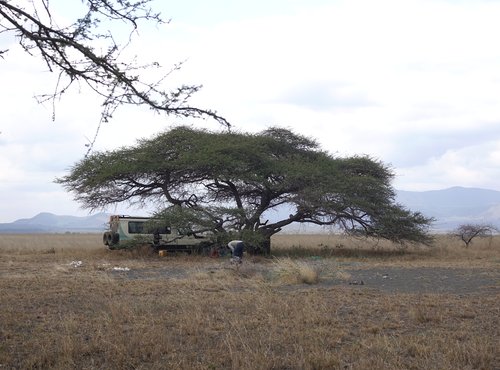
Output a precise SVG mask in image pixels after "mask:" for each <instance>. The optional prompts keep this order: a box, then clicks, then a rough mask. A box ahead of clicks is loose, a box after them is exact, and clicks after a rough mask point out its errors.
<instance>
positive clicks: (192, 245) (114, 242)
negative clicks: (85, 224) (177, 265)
mask: <svg viewBox="0 0 500 370" xmlns="http://www.w3.org/2000/svg"><path fill="white" fill-rule="evenodd" d="M134 239H144V240H145V241H146V242H148V243H149V244H151V246H152V247H153V248H155V249H156V250H167V251H183V252H188V253H191V252H192V251H195V252H200V253H201V252H202V251H204V250H205V249H208V248H210V247H211V245H212V242H211V240H210V238H209V235H208V234H203V235H198V234H193V233H192V232H190V231H189V230H181V229H177V228H171V227H165V226H162V227H157V226H155V225H154V220H153V219H151V218H149V217H132V216H119V215H113V216H110V218H109V230H108V231H106V232H105V233H104V234H103V236H102V241H103V243H104V245H106V246H108V248H109V249H119V248H120V242H122V244H123V242H126V241H133V240H134Z"/></svg>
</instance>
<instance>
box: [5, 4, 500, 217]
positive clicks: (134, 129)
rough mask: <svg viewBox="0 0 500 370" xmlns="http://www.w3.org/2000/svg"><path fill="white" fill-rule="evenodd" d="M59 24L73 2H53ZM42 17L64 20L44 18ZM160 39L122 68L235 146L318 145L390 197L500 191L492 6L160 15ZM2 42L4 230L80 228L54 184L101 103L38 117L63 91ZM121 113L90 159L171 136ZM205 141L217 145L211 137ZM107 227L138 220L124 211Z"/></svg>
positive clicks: (163, 122)
mask: <svg viewBox="0 0 500 370" xmlns="http://www.w3.org/2000/svg"><path fill="white" fill-rule="evenodd" d="M61 3H62V4H64V6H65V7H66V8H64V7H63V8H59V11H60V13H61V15H62V16H64V17H67V19H70V17H71V15H72V14H74V13H76V12H75V11H74V9H70V8H67V7H68V6H69V4H70V3H75V4H79V3H80V2H79V1H77V0H72V1H67V0H66V1H61ZM51 4H57V3H55V2H51ZM156 7H157V9H158V10H161V11H162V14H163V15H164V16H165V17H167V18H171V19H172V21H171V22H170V24H168V25H163V26H160V27H158V28H147V29H144V30H142V31H141V33H140V35H139V38H138V39H137V40H138V41H140V42H139V43H137V45H135V46H134V48H133V49H132V50H131V52H134V53H137V54H138V55H139V57H140V59H141V60H144V61H153V60H157V61H159V62H160V63H162V64H163V65H165V66H171V65H173V64H174V63H176V62H179V61H183V60H185V61H186V62H185V64H184V66H183V68H182V69H181V70H180V71H179V72H177V73H175V74H174V75H172V76H171V78H170V79H169V80H168V83H169V84H171V86H172V87H175V86H176V85H178V84H180V83H189V84H203V86H204V87H203V89H202V91H201V92H200V93H198V95H196V96H195V97H194V99H193V101H192V103H193V104H194V105H197V106H199V107H202V108H205V107H206V108H211V109H215V110H217V112H218V113H219V114H221V115H223V116H224V117H226V118H227V119H228V120H229V121H230V122H232V123H233V125H234V127H235V128H236V129H238V130H241V131H250V132H254V131H260V130H263V129H265V128H266V127H268V126H270V125H280V126H284V127H287V128H291V129H293V130H295V131H296V132H298V133H301V134H305V135H308V136H311V137H314V138H317V139H318V140H319V142H320V143H321V144H322V146H323V147H324V148H325V149H327V150H329V151H330V152H332V153H335V154H337V155H352V154H368V155H370V156H372V157H375V158H378V159H380V160H382V161H384V162H386V163H388V164H391V165H392V167H393V169H394V172H395V174H396V177H395V180H394V186H395V188H397V189H401V190H418V191H423V190H434V189H444V188H447V187H451V186H465V187H481V188H488V189H494V190H500V48H499V47H498V36H499V35H500V22H499V21H498V20H499V19H500V1H480V0H470V1H468V0H462V1H460V0H450V1H444V0H443V1H440V0H433V1H426V0H418V1H411V0H394V1H388V0H379V1H372V0H349V1H347V0H346V1H334V0H328V1H326V0H324V1H323V0H266V1H263V0H253V1H235V0H233V1H230V0H225V1H224V0H212V1H202V0H182V1H160V0H159V1H158V2H157V4H156ZM13 42H15V41H14V40H12V39H11V38H9V37H7V36H6V35H3V36H2V35H0V49H3V48H10V51H9V53H8V55H7V56H6V58H5V59H4V60H1V59H0V83H1V87H2V88H1V89H0V99H1V107H2V109H1V110H0V131H1V133H0V171H1V172H0V222H11V221H13V220H15V219H18V218H28V217H32V216H34V215H35V214H37V213H39V212H42V211H46V212H52V213H56V214H70V215H86V214H88V212H87V211H86V210H82V209H80V208H79V205H78V204H77V203H75V202H74V201H73V200H72V197H71V195H70V194H67V193H66V192H65V191H64V189H62V187H61V186H60V185H57V184H54V183H53V180H54V179H55V178H56V177H58V176H62V175H64V174H65V173H66V171H67V170H68V168H69V167H70V166H71V165H72V164H73V163H75V162H76V161H77V160H79V159H81V158H82V157H83V155H84V154H85V152H86V149H87V148H86V147H85V144H86V143H88V139H90V138H92V137H93V136H94V133H95V129H96V126H97V122H98V119H99V105H98V104H99V103H98V101H97V100H95V98H94V97H92V96H91V95H89V94H88V93H87V92H84V91H82V92H81V93H78V91H77V90H76V89H75V90H74V91H73V92H72V93H70V94H68V96H65V97H63V99H62V100H61V101H60V102H58V103H57V104H56V110H55V112H56V117H55V121H54V122H52V106H51V104H45V105H38V104H37V103H36V101H35V99H34V98H33V97H34V95H37V94H43V93H48V92H51V91H52V90H53V89H54V87H55V83H56V75H54V74H51V73H49V72H48V71H47V68H46V67H45V66H44V65H43V63H41V62H40V60H39V59H37V58H33V57H29V56H27V55H26V54H25V53H23V52H22V51H21V50H19V48H18V47H16V46H15V44H13ZM180 123H181V122H180V120H178V119H175V118H165V117H161V116H157V115H154V114H153V113H152V112H150V111H148V110H141V109H136V108H134V109H123V110H121V111H120V112H119V113H118V114H116V115H115V118H114V120H113V121H111V122H110V123H108V124H106V126H105V127H103V128H102V130H101V132H100V135H99V137H98V140H97V143H96V149H98V150H103V149H113V148H116V147H119V146H122V145H130V144H133V143H134V142H135V140H136V139H139V138H141V137H150V136H151V135H153V134H155V133H157V132H159V131H161V130H164V129H167V128H169V127H172V125H175V124H180ZM192 124H193V125H194V126H198V127H201V126H203V127H208V128H211V129H216V128H218V126H217V125H216V124H215V123H211V122H203V121H200V122H196V121H193V122H192ZM106 211H109V212H119V213H132V212H133V213H135V214H137V213H138V211H131V210H127V209H126V208H125V207H124V206H118V207H115V208H109V209H106Z"/></svg>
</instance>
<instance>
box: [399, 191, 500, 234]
mask: <svg viewBox="0 0 500 370" xmlns="http://www.w3.org/2000/svg"><path fill="white" fill-rule="evenodd" d="M396 201H397V202H398V203H400V204H402V205H404V206H405V207H407V208H409V209H411V210H413V211H420V212H422V213H423V214H424V215H426V216H429V217H434V218H435V219H436V222H435V224H434V228H435V229H437V230H451V229H454V228H455V227H457V226H458V225H460V224H462V223H467V222H471V223H488V224H492V225H494V226H497V227H500V191H496V190H487V189H479V188H463V187H458V186H457V187H452V188H449V189H443V190H430V191H403V190H398V191H397V194H396Z"/></svg>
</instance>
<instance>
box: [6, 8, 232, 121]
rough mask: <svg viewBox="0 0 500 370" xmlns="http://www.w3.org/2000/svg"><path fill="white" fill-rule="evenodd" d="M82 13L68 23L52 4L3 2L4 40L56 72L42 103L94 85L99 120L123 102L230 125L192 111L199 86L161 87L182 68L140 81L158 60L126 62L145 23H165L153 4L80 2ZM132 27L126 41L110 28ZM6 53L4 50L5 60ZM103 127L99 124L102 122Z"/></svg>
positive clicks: (201, 111)
mask: <svg viewBox="0 0 500 370" xmlns="http://www.w3.org/2000/svg"><path fill="white" fill-rule="evenodd" d="M81 3H82V5H83V12H82V14H81V15H80V16H79V17H78V18H76V19H75V20H74V21H73V22H70V24H69V25H64V26H59V24H58V23H59V20H58V17H57V16H56V14H55V13H57V12H56V11H55V10H54V9H53V5H52V4H51V2H50V1H49V0H29V1H26V0H18V1H16V0H0V36H2V35H9V34H10V35H12V36H14V37H15V38H16V39H17V40H18V41H19V45H20V46H21V47H22V48H23V50H24V51H26V52H27V53H28V54H30V55H33V56H37V57H39V58H41V60H42V61H43V62H44V63H45V65H46V66H47V68H48V69H49V71H51V72H54V73H56V74H57V78H56V83H55V88H54V91H53V92H51V93H48V94H45V95H40V96H39V100H40V101H46V100H52V101H53V102H54V101H55V100H56V99H58V98H60V97H61V96H62V95H63V94H64V93H65V92H66V91H68V89H69V88H70V87H71V86H72V85H74V84H75V83H77V84H84V85H87V86H89V87H90V89H91V90H92V91H94V92H95V93H96V94H97V95H99V96H101V97H102V112H101V121H100V123H102V122H106V121H108V120H109V119H110V118H111V117H112V115H113V113H114V112H115V110H116V109H117V107H119V106H120V105H123V104H129V105H130V104H131V105H142V106H147V107H149V108H151V109H153V110H154V111H157V112H163V113H166V114H173V115H179V116H185V117H204V116H205V117H211V118H214V119H215V120H217V121H219V122H220V123H222V124H224V125H227V126H229V123H228V122H227V121H226V120H225V119H224V118H222V117H220V116H219V115H218V114H217V113H216V112H214V111H211V110H208V109H200V108H196V107H192V106H190V105H189V104H188V100H189V98H190V97H191V95H192V94H194V93H195V92H197V91H198V90H199V89H200V87H201V86H192V85H182V86H180V87H177V88H175V89H173V90H165V89H163V87H162V86H163V82H164V79H165V77H167V75H168V74H169V72H172V71H173V70H176V69H178V68H180V65H177V66H174V67H173V68H172V70H171V71H169V72H167V73H165V74H164V73H162V74H161V76H158V73H156V74H155V75H157V76H158V78H157V79H156V80H154V81H147V80H144V79H142V78H141V77H140V71H141V70H145V69H159V68H160V64H159V63H158V62H157V61H151V63H149V64H147V65H140V64H137V63H136V62H135V61H134V59H131V60H124V59H123V58H122V56H121V55H122V54H123V52H124V50H125V48H126V47H127V46H128V45H129V44H130V42H131V41H132V38H133V36H135V35H136V34H137V31H138V28H139V26H140V25H141V23H144V22H148V23H155V24H161V23H165V21H164V20H163V19H162V17H161V16H160V14H159V13H156V12H154V11H153V10H152V9H151V7H150V6H149V5H150V3H151V0H82V1H81ZM113 26H116V27H119V30H120V34H121V33H123V27H128V32H129V33H128V36H129V37H128V38H125V41H124V42H123V43H121V44H120V43H119V42H118V41H117V40H119V39H124V38H123V37H117V36H118V35H113V33H112V32H111V31H109V29H111V28H112V27H113ZM6 55H8V50H0V56H1V57H2V58H5V56H6ZM99 126H100V124H99Z"/></svg>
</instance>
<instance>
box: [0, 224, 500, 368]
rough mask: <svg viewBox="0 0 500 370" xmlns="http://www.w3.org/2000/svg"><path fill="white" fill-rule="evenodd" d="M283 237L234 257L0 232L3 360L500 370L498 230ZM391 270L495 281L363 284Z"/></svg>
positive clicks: (4, 363)
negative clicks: (484, 234) (427, 240)
mask: <svg viewBox="0 0 500 370" xmlns="http://www.w3.org/2000/svg"><path fill="white" fill-rule="evenodd" d="M272 248H273V256H272V257H268V258H265V257H251V256H245V258H244V263H243V265H242V266H240V267H234V266H232V265H231V264H230V263H229V260H228V258H217V259H212V258H208V257H201V256H186V255H178V256H172V255H169V256H167V257H159V256H158V255H155V254H152V253H151V252H150V251H149V250H148V249H145V248H140V249H137V250H134V251H108V250H106V249H105V248H104V246H102V244H101V236H100V235H95V234H88V235H85V234H64V235H63V234H61V235H0V297H1V298H0V369H11V368H15V369H73V368H78V369H499V368H500V352H499V351H500V350H499V348H500V329H499V327H500V323H499V318H500V305H499V302H500V286H499V280H498V279H499V270H500V269H499V267H500V238H499V237H495V238H493V239H484V240H478V241H477V242H475V243H473V244H472V246H471V247H470V248H468V249H465V248H463V247H462V246H461V245H460V243H459V241H458V240H455V239H452V238H450V237H446V236H441V237H439V238H438V239H437V240H436V245H435V246H434V247H432V248H427V247H418V248H417V247H411V248H407V249H405V250H399V249H397V248H394V246H392V245H390V244H388V243H376V242H374V241H364V240H356V239H350V238H347V237H343V236H338V235H278V236H276V237H274V238H273V242H272ZM390 268H392V269H395V270H394V271H399V272H401V271H403V272H404V271H408V272H410V271H412V272H413V273H415V271H417V272H418V271H426V272H429V271H431V270H432V271H440V272H442V271H449V272H450V273H451V272H457V271H458V272H459V274H458V275H450V276H462V277H463V278H464V279H466V280H467V279H469V278H472V277H477V278H479V280H478V281H481V279H485V281H486V282H487V284H486V285H485V286H478V289H477V291H472V292H470V291H467V292H459V293H450V292H446V291H445V292H444V293H443V292H441V291H439V289H437V288H439V287H442V288H446V286H443V285H446V284H452V283H453V282H451V281H449V280H443V281H441V280H439V279H438V281H436V282H435V283H436V286H437V287H436V290H434V289H433V288H432V285H433V284H434V282H433V281H431V282H429V281H425V283H426V284H427V286H428V287H429V286H430V287H431V290H430V291H425V292H411V291H410V292H401V291H397V290H395V291H390V290H386V289H381V287H378V286H372V285H370V284H368V283H366V284H365V285H359V284H355V283H356V281H353V279H354V278H355V274H356V272H357V271H363V272H364V273H365V274H366V273H369V272H370V271H379V270H380V271H385V270H384V269H390ZM390 271H393V270H390ZM464 281H465V280H464ZM467 281H469V280H467ZM474 281H475V280H474ZM492 282H493V283H492ZM423 283H424V282H423ZM401 284H402V285H404V284H405V281H404V280H402V281H401ZM379 288H380V289H379ZM403 288H404V286H403ZM457 288H458V289H460V286H458V287H457Z"/></svg>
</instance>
